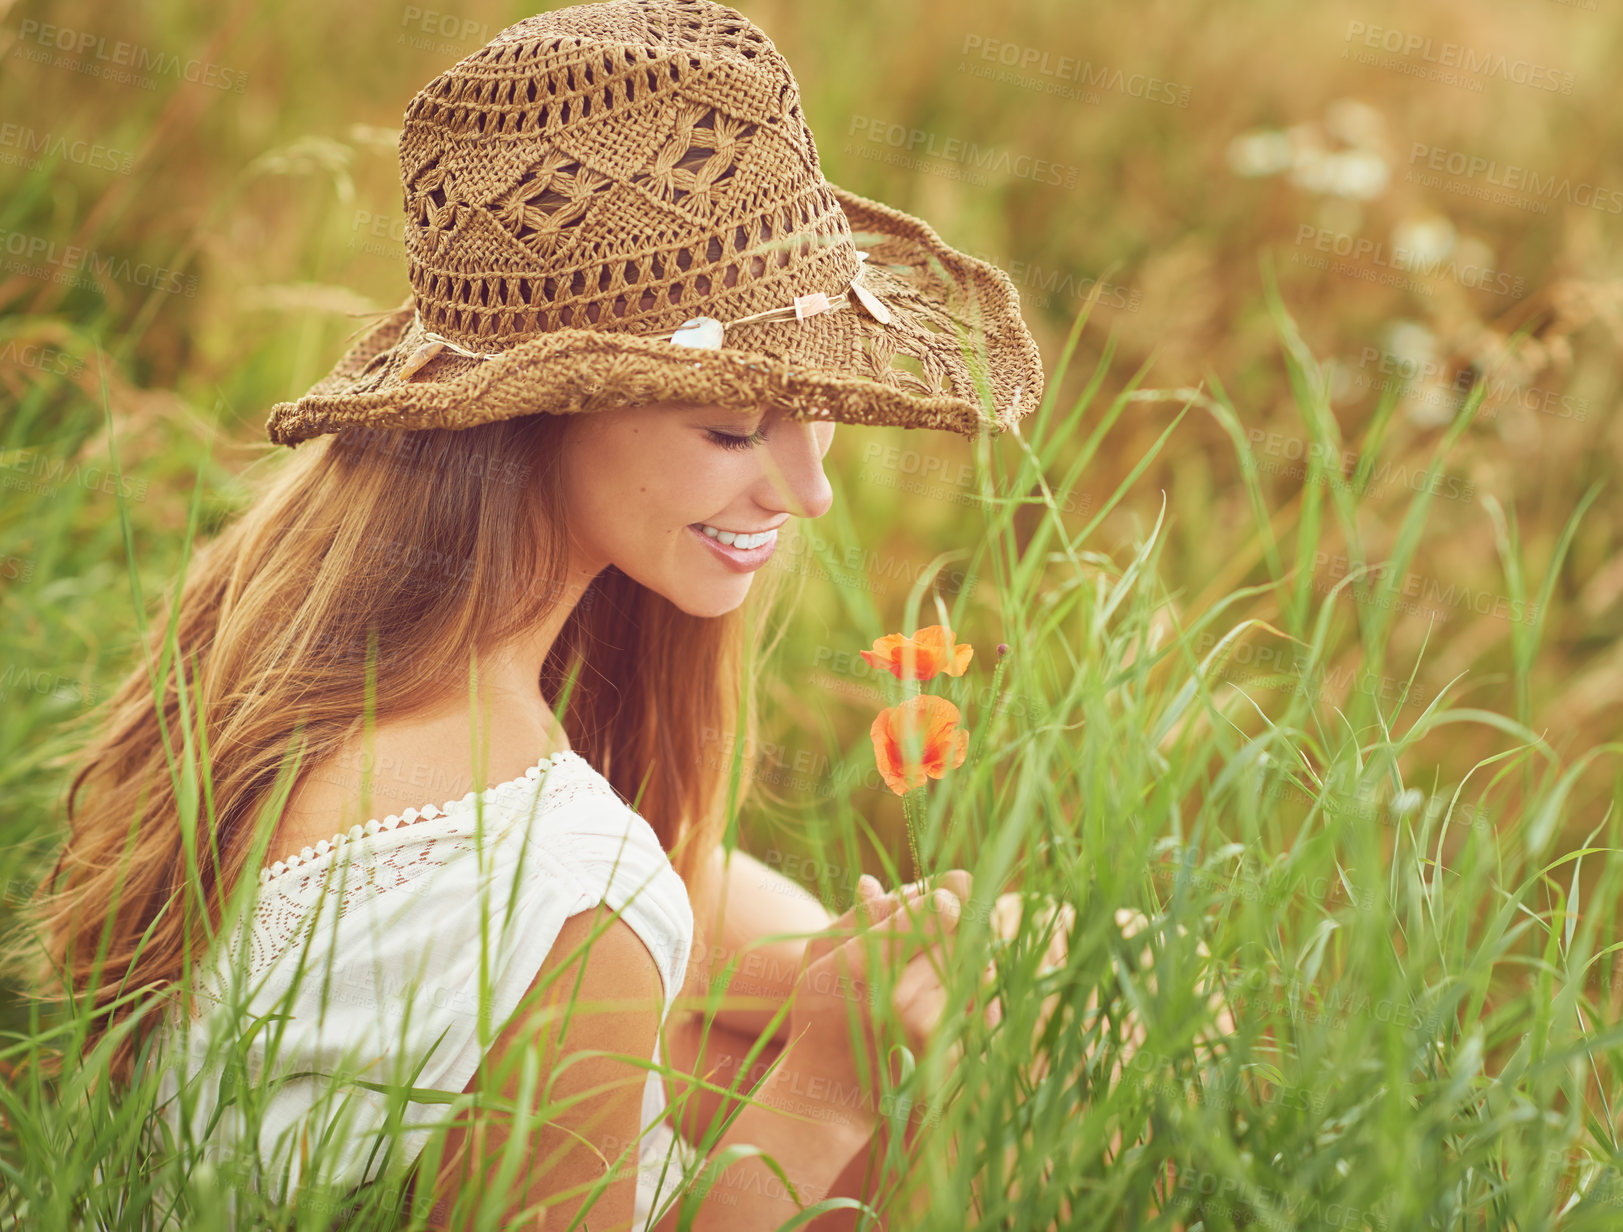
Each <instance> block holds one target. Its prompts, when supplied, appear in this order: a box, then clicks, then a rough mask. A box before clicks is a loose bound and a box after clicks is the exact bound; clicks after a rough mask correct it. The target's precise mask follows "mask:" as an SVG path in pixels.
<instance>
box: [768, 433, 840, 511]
mask: <svg viewBox="0 0 1623 1232" xmlns="http://www.w3.org/2000/svg"><path fill="white" fill-rule="evenodd" d="M833 432H834V425H833V424H831V423H829V424H819V423H812V422H805V421H798V420H792V419H784V420H783V421H782V422H780V423H779V424H778V427H777V430H776V431H774V432H772V433H771V435H770V437H769V438H768V443H767V446H766V448H763V449H758V450H757V451H756V452H757V455H758V456H759V457H760V459H761V469H762V471H763V472H764V473H763V475H762V479H761V482H762V484H763V485H764V487H765V492H764V493H763V495H762V498H761V500H762V503H763V504H765V505H769V506H771V507H772V508H774V509H781V510H783V511H784V512H786V513H790V514H792V515H794V516H795V517H797V518H820V517H822V516H823V515H824V514H825V513H827V512H828V511H829V508H830V507H831V506H832V505H833V504H834V489H833V488H832V487H831V486H830V485H829V482H828V476H827V475H825V474H824V473H823V455H824V454H825V453H827V452H828V438H829V437H831V436H832V435H833Z"/></svg>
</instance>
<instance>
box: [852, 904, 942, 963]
mask: <svg viewBox="0 0 1623 1232" xmlns="http://www.w3.org/2000/svg"><path fill="white" fill-rule="evenodd" d="M962 914H963V904H962V903H961V902H960V901H959V899H958V897H957V895H955V894H953V893H952V892H951V891H950V890H934V891H932V892H931V893H929V894H923V895H918V896H916V897H912V898H909V899H907V900H905V901H902V902H899V903H897V904H896V905H895V906H894V908H892V909H891V910H890V911H889V912H888V913H887V914H886V915H885V916H884V918H883V919H881V920H880V921H879V922H878V923H876V924H874V925H873V926H872V927H870V928H868V929H867V930H866V931H864V932H862V933H859V934H858V935H857V936H855V937H852V938H851V939H850V940H848V941H846V942H845V943H844V945H842V946H841V950H842V952H843V953H845V955H846V961H847V962H848V963H851V964H854V969H855V970H856V971H857V972H859V973H864V974H865V973H866V972H867V970H868V964H869V963H870V962H877V963H879V964H881V965H883V966H889V967H895V966H899V965H900V964H902V963H903V962H906V961H908V960H909V959H910V958H912V957H913V955H914V954H916V953H918V952H919V951H920V950H922V949H933V948H935V947H936V946H938V945H941V944H942V943H943V942H945V941H946V940H947V938H948V936H949V935H950V934H951V933H952V932H954V931H955V930H956V929H957V927H958V920H959V918H960V917H961V916H962Z"/></svg>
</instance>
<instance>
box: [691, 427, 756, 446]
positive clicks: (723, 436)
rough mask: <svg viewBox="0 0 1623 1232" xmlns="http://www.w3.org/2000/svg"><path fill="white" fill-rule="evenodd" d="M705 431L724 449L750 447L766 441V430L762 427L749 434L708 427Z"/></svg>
mask: <svg viewBox="0 0 1623 1232" xmlns="http://www.w3.org/2000/svg"><path fill="white" fill-rule="evenodd" d="M705 432H706V434H707V435H708V436H709V437H710V439H711V440H712V441H714V442H715V443H716V444H717V445H720V446H721V447H722V448H723V449H748V448H749V447H750V446H751V445H760V444H763V443H764V442H765V441H766V432H765V431H764V430H763V429H760V428H757V429H756V430H755V431H754V432H751V433H750V434H749V435H748V436H739V435H737V434H736V433H733V432H717V431H716V430H715V429H714V428H706V429H705Z"/></svg>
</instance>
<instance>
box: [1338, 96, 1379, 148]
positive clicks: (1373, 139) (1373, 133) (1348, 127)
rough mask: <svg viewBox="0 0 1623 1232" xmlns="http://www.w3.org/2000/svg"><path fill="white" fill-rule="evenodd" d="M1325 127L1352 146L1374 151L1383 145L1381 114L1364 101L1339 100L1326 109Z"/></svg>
mask: <svg viewBox="0 0 1623 1232" xmlns="http://www.w3.org/2000/svg"><path fill="white" fill-rule="evenodd" d="M1324 127H1325V130H1326V131H1327V132H1328V133H1329V134H1330V135H1331V136H1332V137H1336V138H1339V139H1340V140H1342V141H1345V142H1346V143H1347V144H1348V145H1350V146H1357V147H1360V148H1362V149H1366V150H1368V149H1373V148H1374V147H1376V146H1378V145H1380V144H1381V140H1382V138H1383V136H1384V130H1383V127H1382V124H1381V113H1380V112H1379V111H1377V110H1375V108H1373V107H1371V106H1370V105H1369V104H1368V103H1366V102H1364V101H1363V100H1362V99H1356V98H1338V99H1336V100H1335V102H1333V103H1331V104H1330V105H1329V106H1328V107H1326V108H1325V109H1324Z"/></svg>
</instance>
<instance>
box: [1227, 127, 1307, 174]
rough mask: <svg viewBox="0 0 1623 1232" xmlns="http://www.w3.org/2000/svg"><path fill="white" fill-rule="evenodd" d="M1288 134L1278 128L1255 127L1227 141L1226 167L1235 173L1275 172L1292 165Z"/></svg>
mask: <svg viewBox="0 0 1623 1232" xmlns="http://www.w3.org/2000/svg"><path fill="white" fill-rule="evenodd" d="M1293 157H1294V156H1293V154H1292V151H1291V143H1290V138H1289V137H1287V136H1285V134H1284V133H1282V132H1280V131H1279V130H1278V129H1277V128H1258V129H1253V130H1251V131H1250V132H1248V133H1241V134H1240V135H1239V136H1238V137H1236V138H1234V140H1232V141H1230V142H1229V146H1228V162H1229V169H1230V170H1232V171H1233V172H1234V174H1235V175H1248V176H1250V175H1277V174H1278V173H1279V172H1281V171H1283V170H1285V168H1287V167H1289V166H1290V165H1291V162H1292V159H1293Z"/></svg>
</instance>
